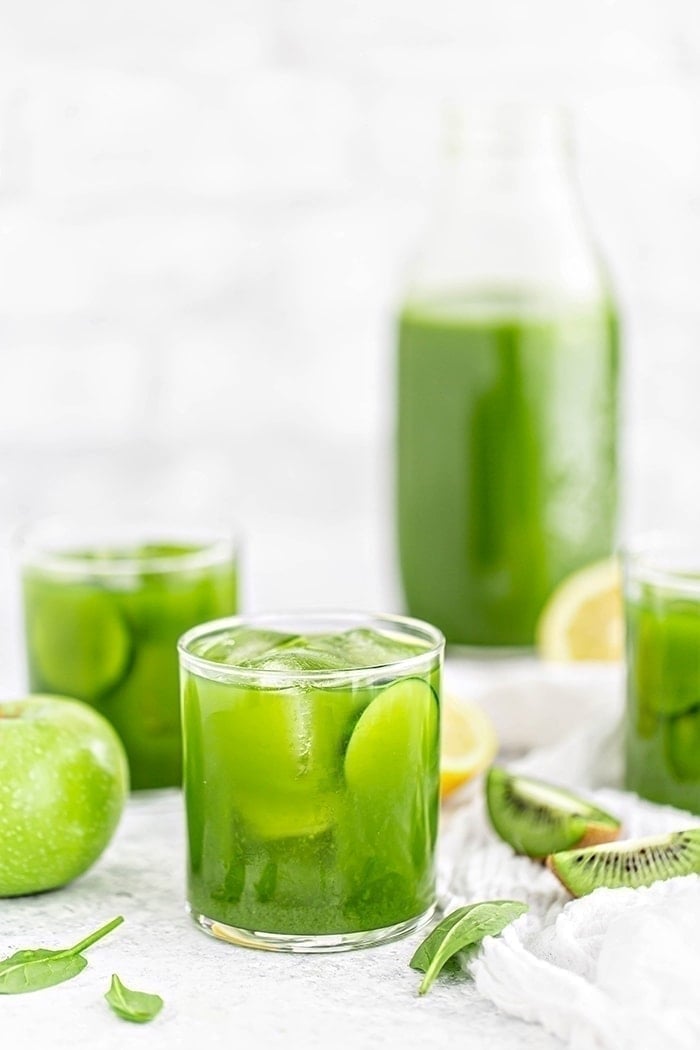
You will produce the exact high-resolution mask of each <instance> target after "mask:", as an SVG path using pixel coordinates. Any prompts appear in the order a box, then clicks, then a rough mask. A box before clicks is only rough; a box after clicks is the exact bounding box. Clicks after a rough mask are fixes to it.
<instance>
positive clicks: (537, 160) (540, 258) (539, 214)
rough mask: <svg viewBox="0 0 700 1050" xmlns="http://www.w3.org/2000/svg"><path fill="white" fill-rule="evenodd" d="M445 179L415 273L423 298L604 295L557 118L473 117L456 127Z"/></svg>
mask: <svg viewBox="0 0 700 1050" xmlns="http://www.w3.org/2000/svg"><path fill="white" fill-rule="evenodd" d="M445 145H446V149H445V152H446V159H447V163H446V165H445V174H444V179H443V184H442V187H441V192H440V193H439V198H438V204H437V209H436V212H435V214H434V217H433V222H432V228H431V230H430V232H429V235H428V238H427V241H426V244H425V245H424V250H423V253H422V256H421V258H420V259H419V263H418V266H417V267H416V271H415V274H414V282H413V292H414V293H415V294H420V295H424V294H427V295H435V294H442V293H445V294H450V295H452V294H459V293H460V292H462V291H464V292H465V293H467V294H469V295H471V294H473V292H474V290H478V286H479V285H481V286H483V287H488V288H493V289H494V291H495V292H497V293H498V294H502V293H503V291H513V292H514V293H517V294H518V296H522V294H523V293H527V292H528V290H531V291H532V294H533V296H536V297H537V298H543V297H544V298H547V297H554V298H557V299H562V298H566V299H572V300H581V301H586V302H590V301H591V300H592V299H594V298H600V297H601V295H602V294H603V282H602V277H601V273H600V268H599V265H598V262H597V258H596V255H595V252H594V250H593V248H592V245H591V240H590V237H589V234H588V230H587V226H586V222H585V216H584V213H583V209H582V206H581V203H580V200H579V196H578V192H577V187H576V183H575V179H574V175H573V164H572V159H571V150H570V146H569V135H568V128H567V125H566V122H565V120H564V118H563V116H562V114H560V113H558V112H557V111H551V110H540V109H534V110H533V109H530V108H523V107H518V106H508V107H499V108H498V109H496V110H493V109H483V108H479V109H474V110H471V109H470V110H467V111H466V113H463V114H459V115H458V116H455V115H454V114H453V115H452V117H451V119H450V120H449V121H448V124H447V135H446V143H445Z"/></svg>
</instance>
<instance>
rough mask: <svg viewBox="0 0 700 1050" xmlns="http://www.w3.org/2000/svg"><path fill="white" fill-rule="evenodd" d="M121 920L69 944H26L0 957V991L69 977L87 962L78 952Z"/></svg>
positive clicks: (47, 984)
mask: <svg viewBox="0 0 700 1050" xmlns="http://www.w3.org/2000/svg"><path fill="white" fill-rule="evenodd" d="M122 922H124V919H123V918H122V917H121V915H118V916H117V918H116V919H112V921H111V922H108V923H107V924H106V926H101V927H100V929H99V930H96V931H95V932H94V933H91V934H90V935H89V936H88V937H86V938H85V939H84V940H82V941H79V942H78V944H74V945H73V947H72V948H60V949H58V950H57V951H52V950H51V949H49V948H30V949H24V950H22V951H19V952H15V953H14V955H10V956H9V957H8V958H7V959H1V960H0V995H18V994H21V993H22V992H35V991H38V990H39V989H40V988H50V987H51V985H54V984H61V982H62V981H69V980H70V979H71V977H77V975H78V974H79V973H80V972H81V971H82V970H84V969H85V967H86V966H87V959H85V958H84V957H83V955H82V953H83V952H84V951H85V950H86V949H87V948H89V947H90V945H92V944H94V943H95V942H96V941H99V940H100V939H101V938H102V937H105V936H106V935H107V934H108V933H109V932H110V931H111V930H113V929H114V928H115V927H116V926H119V925H120V923H122Z"/></svg>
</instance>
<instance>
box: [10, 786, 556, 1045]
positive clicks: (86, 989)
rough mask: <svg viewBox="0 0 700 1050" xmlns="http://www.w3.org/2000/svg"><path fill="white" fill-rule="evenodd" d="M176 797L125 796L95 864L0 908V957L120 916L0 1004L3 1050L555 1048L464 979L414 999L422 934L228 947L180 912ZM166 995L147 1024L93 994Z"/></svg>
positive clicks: (60, 942)
mask: <svg viewBox="0 0 700 1050" xmlns="http://www.w3.org/2000/svg"><path fill="white" fill-rule="evenodd" d="M183 899H184V837H183V813H182V800H181V797H180V794H179V792H176V791H166V792H154V793H148V795H145V794H144V795H141V796H136V797H134V798H133V800H132V801H131V803H130V804H129V806H128V808H127V810H126V813H125V815H124V818H123V820H122V823H121V825H120V828H119V831H118V832H117V835H116V837H115V839H114V840H113V842H112V844H111V845H110V847H109V849H108V850H107V852H106V853H105V854H104V855H103V857H102V858H101V860H100V861H99V862H98V863H97V865H95V867H94V868H93V869H92V870H91V871H90V872H88V873H87V874H86V875H85V876H83V877H82V878H81V879H79V880H77V881H76V882H75V883H73V884H72V885H70V886H68V887H66V888H64V889H61V890H58V891H55V892H53V893H47V894H43V895H40V896H37V897H24V898H17V899H13V900H3V901H0V955H3V956H4V955H7V954H9V953H10V952H13V951H15V950H17V949H18V948H28V947H63V946H68V945H69V944H73V943H75V942H76V941H77V940H78V939H79V938H80V937H82V936H83V935H84V934H87V933H88V932H90V931H91V930H93V929H96V928H97V927H98V926H100V925H101V924H103V923H104V922H106V921H108V920H109V919H110V918H112V917H113V916H114V915H123V916H124V919H125V922H124V924H123V925H122V926H120V927H119V928H118V929H116V930H115V931H113V932H112V933H111V934H109V935H108V936H107V937H106V938H105V939H104V940H103V941H101V942H99V943H98V944H96V945H94V946H93V947H92V948H91V949H90V950H89V951H88V953H87V956H88V959H89V964H88V967H87V968H86V969H85V970H84V971H83V973H81V974H80V975H79V976H78V977H76V978H75V979H73V980H72V981H70V982H68V983H66V984H63V985H59V986H56V987H54V988H48V989H45V990H43V991H39V992H34V993H31V994H26V995H17V996H5V997H3V998H1V999H0V1032H1V1033H2V1045H3V1046H4V1047H12V1048H13V1050H25V1048H27V1050H29V1048H31V1050H34V1048H40V1047H50V1048H56V1050H63V1048H66V1050H69V1048H70V1050H82V1048H86V1050H87V1048H88V1047H89V1048H90V1050H95V1048H100V1050H126V1048H129V1047H132V1046H148V1047H149V1050H160V1048H163V1050H166V1048H167V1050H179V1048H181V1047H182V1048H189V1047H202V1048H203V1050H204V1048H207V1050H216V1048H218V1047H222V1048H224V1047H225V1048H226V1050H230V1048H232V1047H245V1046H251V1047H256V1046H257V1047H277V1046H280V1047H281V1046H284V1047H287V1048H290V1050H296V1048H297V1047H298V1048H299V1050H302V1048H304V1050H314V1048H316V1047H318V1048H323V1050H326V1048H327V1047H328V1046H329V1045H330V1046H337V1045H342V1046H345V1045H347V1046H354V1047H355V1046H356V1047H365V1046H367V1047H370V1046H371V1047H401V1048H403V1050H413V1048H415V1050H425V1047H428V1046H440V1045H444V1046H454V1047H473V1048H481V1047H484V1048H486V1047H488V1048H489V1050H492V1048H493V1050H511V1048H512V1050H516V1048H517V1050H523V1048H527V1047H536V1048H538V1050H549V1048H555V1047H560V1046H561V1043H560V1042H559V1041H558V1040H556V1039H553V1038H551V1037H549V1036H547V1035H546V1033H544V1032H543V1031H542V1029H540V1028H539V1027H535V1026H532V1025H527V1024H524V1023H522V1022H519V1021H515V1020H512V1019H510V1018H506V1017H504V1016H503V1015H499V1013H498V1012H497V1011H496V1010H495V1009H494V1008H493V1007H492V1006H490V1004H489V1003H488V1002H486V1001H484V1000H483V999H482V998H481V997H480V996H478V995H477V993H476V992H475V991H474V990H473V988H472V987H471V985H470V982H469V980H468V978H466V977H452V978H447V979H445V978H442V979H440V980H439V981H438V982H437V984H436V985H434V986H433V989H432V991H431V993H430V994H429V995H428V996H426V997H424V998H418V996H417V986H418V983H419V975H418V974H416V973H415V972H414V971H413V970H411V969H409V967H408V960H409V959H410V957H411V954H412V952H413V949H414V947H415V944H416V943H417V941H418V940H419V939H420V936H419V935H418V936H414V937H411V938H407V939H405V940H403V941H399V942H397V943H394V944H391V945H386V946H383V947H380V948H371V949H365V950H362V951H355V952H349V953H346V954H337V955H325V956H311V955H296V956H291V955H283V954H276V953H272V952H263V951H256V950H251V949H245V948H238V947H235V946H233V945H228V944H225V943H223V942H220V941H216V940H214V939H213V938H210V937H208V936H207V935H206V934H204V933H202V932H201V931H200V930H199V929H198V928H197V927H195V925H194V923H193V922H192V920H191V919H189V917H188V916H187V915H186V914H185V911H184V908H183ZM114 972H116V973H118V974H119V976H120V977H121V978H122V980H123V981H124V983H125V984H127V985H129V986H131V987H134V988H138V989H140V990H142V991H153V992H158V993H159V994H160V995H161V996H162V997H163V998H164V1000H165V1007H164V1009H163V1011H162V1013H161V1014H160V1016H159V1017H158V1018H157V1019H156V1020H155V1021H153V1022H152V1023H151V1024H149V1025H148V1026H141V1025H135V1024H129V1023H128V1022H125V1021H121V1020H120V1019H119V1018H117V1017H116V1016H115V1015H114V1014H112V1012H111V1011H110V1009H109V1008H108V1007H107V1005H106V1003H105V1002H104V999H103V998H102V997H103V995H104V992H105V991H106V990H107V988H108V986H109V983H110V977H111V974H112V973H114Z"/></svg>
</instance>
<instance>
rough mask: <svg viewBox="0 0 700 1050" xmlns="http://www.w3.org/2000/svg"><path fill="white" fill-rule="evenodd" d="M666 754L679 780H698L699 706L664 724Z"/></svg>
mask: <svg viewBox="0 0 700 1050" xmlns="http://www.w3.org/2000/svg"><path fill="white" fill-rule="evenodd" d="M665 737H666V739H665V746H666V755H667V758H668V761H669V763H670V765H671V769H672V770H673V772H674V774H675V775H676V776H677V777H678V779H679V780H684V781H690V782H692V781H700V707H696V708H694V709H693V710H692V711H688V713H687V714H684V715H677V716H676V718H671V719H669V720H668V722H667V723H666V726H665Z"/></svg>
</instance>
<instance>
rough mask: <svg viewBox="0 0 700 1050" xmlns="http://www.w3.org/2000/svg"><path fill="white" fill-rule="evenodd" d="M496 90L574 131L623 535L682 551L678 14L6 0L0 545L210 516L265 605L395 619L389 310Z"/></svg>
mask: <svg viewBox="0 0 700 1050" xmlns="http://www.w3.org/2000/svg"><path fill="white" fill-rule="evenodd" d="M495 92H499V93H501V94H506V95H507V94H514V95H522V94H524V95H527V96H529V97H534V98H545V99H551V100H555V101H565V102H568V103H570V104H571V105H572V106H573V107H574V111H575V113H576V115H577V118H578V127H579V172H580V178H581V182H582V187H583V190H584V194H585V198H586V201H587V205H588V210H589V212H590V214H591V216H592V218H593V222H594V226H595V229H596V231H597V234H598V238H599V240H600V241H601V242H602V244H603V246H604V249H605V253H606V256H607V258H608V261H609V263H610V266H611V269H612V272H613V274H614V277H615V282H616V285H617V289H618V293H619V298H620V301H621V303H622V307H623V314H624V320H625V331H626V349H627V362H628V363H627V370H626V384H627V406H628V407H627V419H626V428H625V444H626V473H627V500H626V529H627V531H629V530H630V529H637V528H640V527H647V526H651V525H654V526H655V525H662V524H668V523H673V522H674V521H677V520H679V519H680V520H681V521H683V522H684V523H688V522H689V521H691V522H696V523H697V524H700V495H699V493H698V485H697V473H698V471H697V462H698V455H697V451H698V440H699V439H700V414H699V413H698V410H697V403H698V395H699V393H700V384H699V380H700V353H699V352H698V347H699V346H700V291H699V289H700V13H699V12H698V6H697V0H619V2H614V0H607V2H606V0H587V2H586V3H585V4H584V3H575V2H573V0H529V2H528V3H523V2H522V0H489V2H488V3H481V2H476V0H432V2H430V3H427V2H425V0H334V2H333V3H323V2H321V0H197V2H195V0H121V2H120V3H119V4H111V5H105V4H94V3H91V2H90V0H62V2H61V3H58V4H56V3H51V2H50V0H23V3H21V4H17V3H13V2H12V0H2V2H1V3H0V165H1V168H0V354H1V357H0V360H1V362H2V368H1V373H0V526H2V527H4V528H11V527H12V526H13V524H14V523H15V522H16V521H17V519H18V518H19V517H21V516H23V515H30V516H32V515H35V514H40V513H44V512H46V511H48V510H53V509H61V510H66V509H72V510H74V511H76V512H78V513H82V512H84V510H85V508H86V507H87V506H89V505H90V504H91V503H97V504H99V505H100V506H104V505H107V506H108V507H111V508H112V509H113V512H114V513H115V514H116V513H118V512H119V511H120V510H121V509H122V508H124V507H128V506H133V507H137V508H139V507H144V506H146V507H150V508H151V510H152V511H163V510H168V511H172V512H173V513H176V512H177V511H178V510H180V509H182V508H188V507H194V508H197V509H200V510H201V511H203V512H208V511H209V510H213V509H216V510H217V511H218V513H219V514H223V515H227V514H230V515H232V516H233V517H234V518H235V519H236V520H238V521H240V522H241V523H242V525H243V526H244V528H245V531H246V533H247V535H248V574H247V575H248V579H247V590H248V595H249V600H250V601H251V602H253V603H254V604H255V605H257V606H258V607H260V606H263V605H268V606H270V605H298V604H303V605H310V604H314V603H321V604H325V605H329V604H340V605H348V606H349V605H354V604H367V605H380V604H382V605H388V604H392V603H393V602H394V601H395V597H394V595H395V590H394V586H395V584H394V572H393V561H392V557H393V555H392V544H391V521H390V516H389V511H390V506H391V494H390V491H389V487H388V486H389V482H388V478H389V462H390V456H389V453H388V450H389V448H390V437H391V360H392V332H391V318H392V310H393V306H394V303H395V302H396V300H397V298H398V296H399V294H400V288H401V280H402V272H403V268H404V265H405V262H406V258H407V255H408V252H409V249H410V246H411V244H412V243H413V240H414V237H415V235H416V231H417V230H418V229H419V227H420V224H421V222H422V221H423V217H424V215H425V213H426V210H427V208H428V207H429V204H430V194H431V189H432V186H433V179H434V175H435V172H436V169H437V165H438V145H437V144H438V130H439V122H440V111H441V106H442V103H443V100H444V98H445V97H447V96H449V95H451V94H458V95H460V96H477V97H478V96H481V95H493V94H494V93H495Z"/></svg>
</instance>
